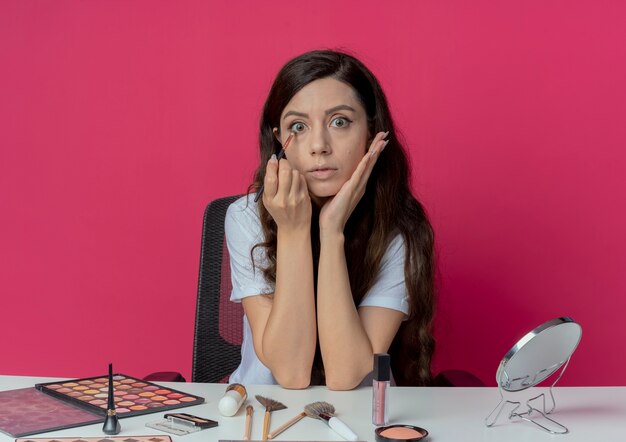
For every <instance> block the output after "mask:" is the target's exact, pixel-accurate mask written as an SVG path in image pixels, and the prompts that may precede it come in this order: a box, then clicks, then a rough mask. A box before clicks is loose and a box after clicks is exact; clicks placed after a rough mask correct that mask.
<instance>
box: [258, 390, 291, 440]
mask: <svg viewBox="0 0 626 442" xmlns="http://www.w3.org/2000/svg"><path fill="white" fill-rule="evenodd" d="M255 398H256V400H257V401H259V403H260V404H261V405H263V406H264V407H265V418H264V419H263V438H262V439H261V440H267V433H268V432H269V430H270V413H271V412H272V411H277V410H284V409H285V408H287V406H286V405H284V404H282V403H281V402H278V401H275V400H274V399H270V398H268V397H264V396H261V395H258V394H257V395H256V396H255Z"/></svg>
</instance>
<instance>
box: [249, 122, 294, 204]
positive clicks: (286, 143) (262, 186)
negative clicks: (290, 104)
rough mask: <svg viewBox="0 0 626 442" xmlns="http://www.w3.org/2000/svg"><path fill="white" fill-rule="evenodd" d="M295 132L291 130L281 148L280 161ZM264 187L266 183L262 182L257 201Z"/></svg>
mask: <svg viewBox="0 0 626 442" xmlns="http://www.w3.org/2000/svg"><path fill="white" fill-rule="evenodd" d="M295 134H296V133H295V132H294V131H291V133H290V134H289V137H287V140H286V141H285V144H283V147H282V148H281V149H280V152H278V156H277V157H276V159H277V160H278V161H280V160H282V159H283V158H284V157H285V151H286V150H287V146H289V143H291V139H292V138H293V137H294V135H295ZM263 189H265V184H261V188H260V189H259V191H258V192H257V193H256V196H255V197H254V202H255V203H257V202H259V198H261V196H262V195H263Z"/></svg>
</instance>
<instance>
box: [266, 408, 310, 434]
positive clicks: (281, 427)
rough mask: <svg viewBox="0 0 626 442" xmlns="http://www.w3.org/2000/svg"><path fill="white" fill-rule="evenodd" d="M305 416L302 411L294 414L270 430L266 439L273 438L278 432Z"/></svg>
mask: <svg viewBox="0 0 626 442" xmlns="http://www.w3.org/2000/svg"><path fill="white" fill-rule="evenodd" d="M305 416H306V413H305V412H304V411H303V412H302V413H300V414H298V415H296V416H295V417H293V418H291V419H289V420H288V421H287V422H285V423H284V424H282V425H281V426H280V427H278V428H277V429H275V430H274V431H272V432H271V433H270V434H268V435H267V438H268V439H274V438H275V437H276V436H278V435H279V434H280V433H282V432H283V431H285V430H286V429H287V428H289V427H291V426H292V425H294V424H295V423H296V422H299V421H300V419H302V418H304V417H305Z"/></svg>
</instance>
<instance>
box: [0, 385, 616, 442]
mask: <svg viewBox="0 0 626 442" xmlns="http://www.w3.org/2000/svg"><path fill="white" fill-rule="evenodd" d="M57 380H59V378H38V377H27V376H0V391H3V390H11V389H17V388H24V387H32V386H34V385H35V384H36V383H41V382H52V381H57ZM159 384H160V385H163V386H165V387H169V388H175V389H177V390H180V391H183V392H187V393H191V394H195V395H198V396H201V397H203V398H205V402H204V403H203V404H201V405H195V406H192V407H186V408H181V409H178V410H176V411H180V412H184V413H190V414H193V415H197V416H200V417H204V418H209V419H213V420H216V421H218V422H219V425H218V426H217V427H214V428H210V429H206V430H202V431H199V432H197V433H194V434H190V435H185V436H174V435H171V437H172V441H173V442H200V441H202V442H206V441H219V440H241V439H242V436H243V431H244V423H245V405H244V406H242V407H241V408H240V410H239V411H238V413H237V414H236V415H235V416H233V417H223V416H221V415H220V413H219V411H218V409H217V402H218V401H219V399H220V398H221V397H222V395H223V393H224V390H225V387H226V386H225V384H201V383H168V382H161V383H159ZM246 388H247V392H248V399H247V401H246V404H252V405H253V406H254V415H253V423H252V439H253V440H260V439H261V433H262V427H263V412H264V409H263V407H262V406H261V405H260V404H259V403H258V402H257V401H256V400H255V399H254V396H255V395H257V394H259V395H262V396H266V397H269V398H272V399H275V400H278V401H280V402H282V403H283V404H285V405H286V406H287V407H288V408H287V409H285V410H280V411H276V412H273V413H272V416H271V429H275V428H277V427H278V426H279V425H281V424H282V423H284V422H286V421H287V420H289V419H290V418H292V417H294V416H295V415H297V414H298V413H300V412H301V411H302V410H303V409H304V406H305V405H306V404H308V403H311V402H314V401H326V402H329V403H331V404H333V405H334V406H335V409H336V415H337V417H339V418H340V419H341V420H343V421H344V422H345V423H346V424H347V425H348V426H349V427H350V428H352V430H353V431H354V432H355V433H356V434H357V435H358V436H359V440H362V441H375V435H374V430H375V427H374V426H373V425H372V397H371V396H372V388H371V387H360V388H357V389H355V390H352V391H330V390H328V389H327V388H326V387H310V388H308V389H306V390H286V389H283V388H281V387H279V386H273V385H247V386H246ZM547 391H548V389H547V388H533V389H530V390H528V391H525V392H520V393H518V394H517V395H516V397H517V398H518V400H524V401H525V400H526V399H528V398H530V397H532V396H533V395H537V394H539V393H542V392H547ZM554 392H555V397H556V403H557V407H556V410H555V411H554V412H553V413H552V414H551V415H550V416H551V417H552V418H554V419H555V420H557V421H559V422H560V423H562V424H563V425H565V426H566V427H568V428H569V433H568V434H565V435H558V436H555V435H550V434H549V433H546V432H544V431H542V430H540V429H538V428H536V427H534V426H533V424H531V423H528V422H524V421H521V420H519V419H516V420H508V416H507V413H508V412H504V413H502V416H501V418H500V420H499V421H498V422H497V424H496V425H495V426H493V427H491V428H488V427H486V426H485V417H486V416H487V415H488V414H489V413H490V412H491V411H492V410H493V409H494V408H495V407H496V405H498V403H499V401H500V395H499V392H498V389H497V388H495V387H494V388H491V387H478V388H461V387H391V389H390V392H389V420H390V424H395V423H398V424H410V425H416V426H419V427H422V428H425V429H427V430H428V431H429V433H430V435H429V437H428V438H427V439H426V440H427V441H431V442H440V441H441V442H444V441H489V442H491V441H493V442H495V441H513V442H516V441H533V442H536V441H554V440H563V441H564V442H575V441H586V442H588V441H589V440H602V441H611V440H624V439H625V438H626V436H624V435H625V434H626V387H557V388H555V390H554ZM0 407H1V404H0ZM506 410H510V408H509V409H506ZM162 418H163V413H162V412H160V413H154V414H147V415H143V416H135V417H129V418H124V419H120V423H121V427H122V431H121V433H120V436H141V435H153V434H159V435H165V434H166V433H161V432H159V431H158V430H154V429H151V428H148V427H146V423H149V422H155V421H157V420H159V419H162ZM99 436H104V434H103V433H102V424H93V425H87V426H83V427H76V428H70V429H65V430H60V431H54V432H48V433H41V434H37V435H33V436H30V437H31V438H35V437H75V438H77V439H78V438H81V437H99ZM274 440H277V441H338V440H342V439H341V437H340V436H338V435H337V434H336V433H334V432H333V430H331V429H330V428H328V427H327V426H326V425H325V423H324V422H322V421H319V420H315V419H310V418H305V419H302V420H301V421H300V422H298V423H297V424H296V425H294V426H293V427H291V428H289V429H288V430H286V431H285V432H284V433H282V434H280V435H279V436H278V437H276V438H275V439H274ZM9 441H13V438H12V437H10V436H8V435H5V434H2V433H0V442H9Z"/></svg>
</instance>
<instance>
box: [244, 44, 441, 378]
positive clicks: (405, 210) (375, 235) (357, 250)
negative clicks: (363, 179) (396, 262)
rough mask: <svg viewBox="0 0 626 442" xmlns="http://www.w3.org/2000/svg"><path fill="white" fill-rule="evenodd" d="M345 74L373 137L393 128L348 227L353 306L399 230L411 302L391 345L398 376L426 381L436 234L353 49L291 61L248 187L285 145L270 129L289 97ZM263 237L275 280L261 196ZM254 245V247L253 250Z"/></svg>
mask: <svg viewBox="0 0 626 442" xmlns="http://www.w3.org/2000/svg"><path fill="white" fill-rule="evenodd" d="M328 77H330V78H334V79H336V80H339V81H342V82H344V83H346V84H348V85H349V86H351V87H352V89H353V90H354V91H355V92H356V95H357V97H358V98H359V100H360V101H361V103H362V105H363V107H364V108H365V111H366V114H367V118H368V129H369V134H370V137H373V136H374V135H375V134H376V133H378V132H381V131H389V135H388V137H387V139H388V140H389V143H388V144H387V146H386V147H385V149H384V150H383V151H382V153H381V154H380V157H379V158H378V161H377V164H376V166H375V167H374V169H373V171H372V174H371V175H370V178H369V181H368V183H367V187H366V190H365V194H364V195H363V197H362V199H361V201H360V202H359V204H358V205H357V207H356V208H355V210H354V212H353V213H352V215H351V216H350V218H349V220H348V222H347V224H346V227H345V231H344V236H345V253H346V261H347V266H348V273H349V278H350V286H351V289H352V296H353V298H354V303H355V305H357V306H358V305H359V303H360V301H361V299H363V297H364V296H365V294H366V293H367V291H368V290H369V289H370V287H371V286H372V285H373V283H374V280H375V278H376V275H377V274H378V272H379V269H380V263H381V260H382V258H383V255H384V254H385V251H386V250H387V247H388V245H389V243H390V241H391V240H392V239H393V238H394V236H395V235H397V234H398V233H399V234H401V235H402V237H403V238H404V244H405V265H404V275H405V284H406V289H407V292H408V301H409V306H410V313H409V317H408V319H407V320H406V321H404V322H403V323H402V325H401V326H400V329H399V331H398V333H397V334H396V336H395V338H394V341H393V343H392V344H391V347H390V349H389V353H390V354H391V361H392V369H393V373H394V378H395V380H396V382H397V384H398V385H428V384H429V382H430V380H431V371H430V363H431V358H432V355H433V352H434V349H435V341H434V339H433V336H432V322H433V316H434V310H435V289H434V256H433V255H434V236H433V230H432V227H431V225H430V223H429V221H428V218H427V216H426V213H425V211H424V208H423V207H422V205H421V204H420V202H419V201H418V200H417V199H416V198H415V197H414V196H413V195H412V194H411V191H410V189H409V177H410V170H409V162H408V160H407V156H406V153H405V151H404V148H403V147H402V145H401V143H400V141H399V140H398V137H397V136H396V135H397V134H396V130H395V127H394V124H393V120H392V118H391V114H390V112H389V108H388V106H387V99H386V97H385V94H384V92H383V90H382V88H381V87H380V84H379V83H378V81H377V80H376V78H375V77H374V75H373V74H372V73H371V72H370V71H369V70H368V69H367V68H366V67H365V66H364V65H363V64H362V63H361V62H360V61H359V60H357V59H356V58H354V57H353V56H351V55H349V54H346V53H343V52H337V51H329V50H320V51H312V52H307V53H305V54H302V55H300V56H298V57H296V58H294V59H292V60H291V61H289V62H288V63H287V64H286V65H285V66H284V67H283V68H282V69H281V70H280V72H279V73H278V75H277V77H276V79H275V80H274V83H273V85H272V88H271V90H270V92H269V95H268V97H267V100H266V102H265V105H264V107H263V113H262V116H261V124H260V136H259V144H260V149H261V163H260V166H259V168H258V169H257V171H256V173H255V177H254V182H253V183H252V184H251V186H250V189H249V191H252V190H256V189H259V188H260V187H261V185H262V183H263V179H264V177H265V167H266V164H267V162H268V160H269V159H270V157H271V155H272V154H274V153H278V152H279V151H280V149H281V145H280V144H279V142H278V141H277V139H276V138H275V136H274V133H273V132H272V129H273V128H274V127H280V115H281V113H282V111H283V110H284V109H285V107H286V106H287V104H288V103H289V101H290V100H291V98H292V97H293V96H294V95H295V94H296V93H297V92H298V91H299V90H300V89H302V88H303V87H304V86H306V85H307V84H309V83H311V82H312V81H315V80H319V79H322V78H328ZM258 210H259V214H260V218H261V224H262V229H263V233H264V239H265V241H263V242H261V243H259V244H257V245H256V246H255V248H256V247H261V248H263V249H265V253H266V255H267V258H268V260H267V263H268V264H267V267H266V268H263V269H262V270H263V273H264V275H265V277H266V279H267V280H268V281H270V282H271V283H272V284H275V283H276V233H277V227H276V223H275V222H274V220H273V219H272V216H271V215H270V214H269V212H268V211H267V210H266V209H265V206H264V205H263V202H262V200H260V201H259V202H258ZM318 214H319V208H316V207H315V205H314V208H313V217H312V222H311V238H312V249H313V262H314V271H315V278H314V281H317V264H318V262H319V247H320V245H319V225H318V223H317V221H318V216H317V215H318ZM253 250H254V249H253ZM311 377H312V379H311V383H317V382H320V383H323V382H324V370H323V366H322V362H321V355H320V352H319V345H318V349H317V351H316V356H315V359H314V363H313V372H312V375H311Z"/></svg>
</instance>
